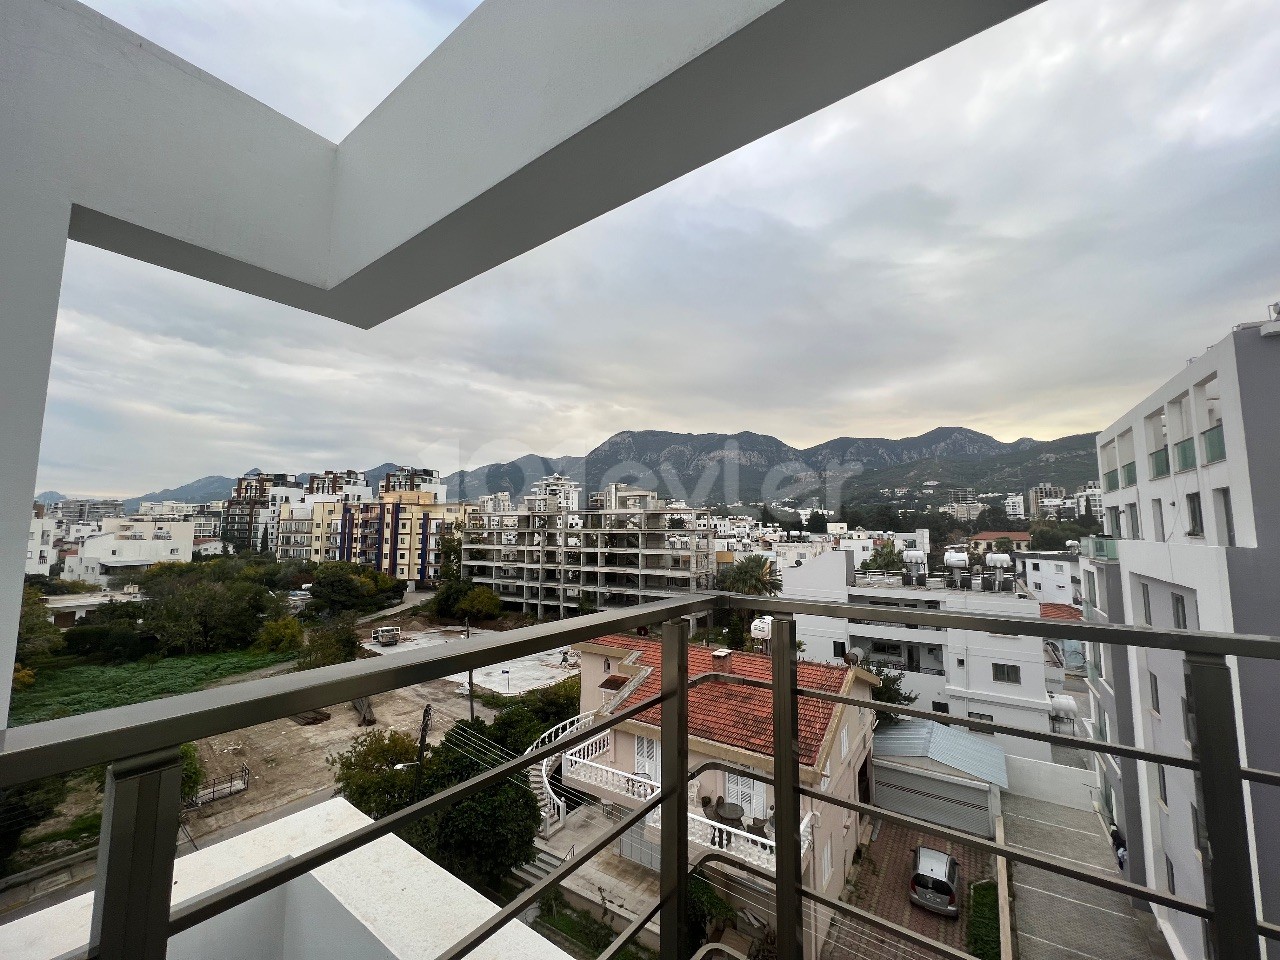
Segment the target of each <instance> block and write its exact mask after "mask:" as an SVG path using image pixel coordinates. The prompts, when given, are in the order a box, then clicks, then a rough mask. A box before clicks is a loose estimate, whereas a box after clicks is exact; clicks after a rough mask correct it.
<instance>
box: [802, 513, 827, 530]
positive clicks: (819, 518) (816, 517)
mask: <svg viewBox="0 0 1280 960" xmlns="http://www.w3.org/2000/svg"><path fill="white" fill-rule="evenodd" d="M827 520H828V517H827V515H826V514H825V513H820V512H819V511H817V510H814V511H813V512H812V513H810V514H809V521H808V522H807V523H806V524H805V525H804V528H805V529H806V530H808V531H809V532H810V533H826V532H827Z"/></svg>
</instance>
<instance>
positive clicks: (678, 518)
mask: <svg viewBox="0 0 1280 960" xmlns="http://www.w3.org/2000/svg"><path fill="white" fill-rule="evenodd" d="M667 529H668V530H683V529H685V520H684V517H683V516H682V515H680V514H678V513H677V514H675V515H673V516H670V517H667Z"/></svg>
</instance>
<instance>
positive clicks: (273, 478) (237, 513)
mask: <svg viewBox="0 0 1280 960" xmlns="http://www.w3.org/2000/svg"><path fill="white" fill-rule="evenodd" d="M277 487H279V488H282V489H287V490H289V491H296V492H297V493H298V494H299V495H300V494H301V493H302V485H301V484H300V483H298V480H297V478H296V477H295V476H294V475H293V474H291V473H246V474H245V475H244V476H243V477H240V478H239V479H238V480H237V481H236V487H235V491H234V492H233V493H232V494H231V498H230V499H229V500H228V501H227V511H226V516H225V518H224V521H223V524H224V527H225V533H224V538H225V539H226V540H227V541H228V542H230V543H231V544H232V545H234V546H235V547H236V549H237V550H257V549H258V547H259V546H260V545H261V543H262V533H263V530H264V529H265V528H266V526H267V516H268V512H269V510H270V507H271V499H272V497H271V492H272V490H275V489H276V488H277ZM292 495H293V494H292V492H291V493H290V494H289V496H292ZM283 499H284V497H282V496H281V494H280V493H277V496H276V506H277V508H278V507H279V503H280V502H281V501H282V500H283Z"/></svg>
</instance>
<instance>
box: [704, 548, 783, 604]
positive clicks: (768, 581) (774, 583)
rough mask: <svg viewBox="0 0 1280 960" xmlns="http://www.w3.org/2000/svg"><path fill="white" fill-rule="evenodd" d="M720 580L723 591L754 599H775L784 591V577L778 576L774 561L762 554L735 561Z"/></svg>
mask: <svg viewBox="0 0 1280 960" xmlns="http://www.w3.org/2000/svg"><path fill="white" fill-rule="evenodd" d="M718 580H719V584H718V585H719V587H720V589H721V590H728V591H729V592H730V593H745V594H748V595H749V596H753V597H773V596H777V595H778V593H780V592H781V590H782V577H781V576H779V575H778V571H777V568H775V567H774V565H773V561H772V560H770V559H769V558H768V557H766V556H764V555H763V554H760V553H752V554H748V555H747V556H745V557H743V558H742V559H741V560H735V561H734V562H733V563H732V564H731V565H730V566H729V568H728V569H727V570H725V571H723V572H722V573H721V574H720V576H719V578H718Z"/></svg>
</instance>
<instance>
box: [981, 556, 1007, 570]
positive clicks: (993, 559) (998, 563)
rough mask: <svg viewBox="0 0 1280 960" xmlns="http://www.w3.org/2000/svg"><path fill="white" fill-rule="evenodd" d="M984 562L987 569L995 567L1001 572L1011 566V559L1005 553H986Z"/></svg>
mask: <svg viewBox="0 0 1280 960" xmlns="http://www.w3.org/2000/svg"><path fill="white" fill-rule="evenodd" d="M986 562H987V566H988V567H995V568H999V569H1001V570H1004V569H1007V568H1008V567H1012V566H1013V558H1012V557H1010V556H1009V555H1008V554H1007V553H988V554H987V556H986Z"/></svg>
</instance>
